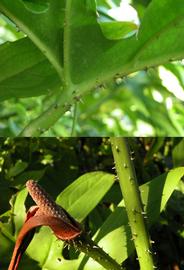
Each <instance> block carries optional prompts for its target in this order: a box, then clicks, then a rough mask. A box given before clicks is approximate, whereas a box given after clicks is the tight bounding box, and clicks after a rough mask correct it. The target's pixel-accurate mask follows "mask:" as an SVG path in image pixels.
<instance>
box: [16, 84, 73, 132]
mask: <svg viewBox="0 0 184 270" xmlns="http://www.w3.org/2000/svg"><path fill="white" fill-rule="evenodd" d="M61 91H62V92H61V95H60V97H59V98H58V100H57V101H56V102H55V103H54V104H52V105H51V106H50V107H49V108H48V109H47V110H46V111H45V112H43V113H42V114H41V115H40V116H39V117H38V118H36V119H35V120H33V121H31V122H30V123H29V124H28V125H27V126H26V127H25V129H24V130H23V131H22V132H21V133H20V134H19V136H22V137H33V136H40V135H41V134H42V133H44V132H45V131H46V130H48V129H49V128H50V127H51V126H53V125H54V124H55V122H56V121H57V120H58V119H59V118H60V117H61V115H63V114H64V113H65V112H66V111H68V110H70V108H71V105H72V104H71V103H70V101H71V102H72V94H71V92H70V91H69V89H63V90H61Z"/></svg>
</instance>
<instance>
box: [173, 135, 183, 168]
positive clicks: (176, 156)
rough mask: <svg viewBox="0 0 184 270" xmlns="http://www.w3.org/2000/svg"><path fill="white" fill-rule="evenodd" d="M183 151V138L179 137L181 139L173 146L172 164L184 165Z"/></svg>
mask: <svg viewBox="0 0 184 270" xmlns="http://www.w3.org/2000/svg"><path fill="white" fill-rule="evenodd" d="M183 153H184V139H181V141H180V142H179V143H178V144H177V145H176V146H175V147H174V149H173V151H172V157H173V163H174V166H184V160H183Z"/></svg>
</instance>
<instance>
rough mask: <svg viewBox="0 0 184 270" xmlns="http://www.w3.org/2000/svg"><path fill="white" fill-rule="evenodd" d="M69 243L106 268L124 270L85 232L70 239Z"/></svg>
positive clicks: (108, 269)
mask: <svg viewBox="0 0 184 270" xmlns="http://www.w3.org/2000/svg"><path fill="white" fill-rule="evenodd" d="M70 244H71V245H73V246H74V248H75V249H78V250H79V251H81V252H84V253H85V254H86V255H87V256H89V257H91V258H93V259H94V260H95V261H96V262H98V263H99V264H100V265H102V266H103V267H104V268H105V269H107V270H124V268H122V267H121V265H119V264H118V263H117V262H116V261H115V260H114V259H113V258H112V257H110V256H109V255H108V254H107V253H106V252H105V251H104V250H103V249H102V248H100V247H99V246H98V245H96V244H95V242H94V241H93V240H91V239H90V238H89V237H88V236H87V235H86V234H85V233H83V234H82V235H81V236H80V237H79V238H76V239H75V240H73V241H70Z"/></svg>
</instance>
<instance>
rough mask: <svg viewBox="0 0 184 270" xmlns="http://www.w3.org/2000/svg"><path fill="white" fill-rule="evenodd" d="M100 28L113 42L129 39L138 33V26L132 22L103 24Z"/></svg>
mask: <svg viewBox="0 0 184 270" xmlns="http://www.w3.org/2000/svg"><path fill="white" fill-rule="evenodd" d="M100 27H101V29H102V32H103V34H104V36H105V37H106V38H108V39H111V40H118V39H122V38H127V37H129V36H132V35H133V34H135V33H136V31H137V25H136V24H134V23H132V22H116V21H113V22H101V23H100Z"/></svg>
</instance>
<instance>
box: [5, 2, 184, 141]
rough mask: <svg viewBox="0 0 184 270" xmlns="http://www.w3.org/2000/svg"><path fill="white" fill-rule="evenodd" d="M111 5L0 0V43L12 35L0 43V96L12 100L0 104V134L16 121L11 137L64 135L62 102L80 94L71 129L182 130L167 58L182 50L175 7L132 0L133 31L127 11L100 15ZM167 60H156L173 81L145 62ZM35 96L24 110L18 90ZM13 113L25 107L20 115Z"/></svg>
mask: <svg viewBox="0 0 184 270" xmlns="http://www.w3.org/2000/svg"><path fill="white" fill-rule="evenodd" d="M147 2H149V1H146V3H147ZM120 4H121V1H111V2H109V1H95V0H93V1H86V0H81V1H72V0H70V1H59V0H55V1H51V0H48V1H41V0H40V1H33V0H32V1H28V0H24V1H21V0H16V1H14V2H13V3H12V1H10V0H8V1H7V0H1V1H0V12H1V13H2V14H4V17H1V19H2V24H3V29H4V30H5V34H4V36H3V37H2V42H5V41H6V40H10V41H12V40H13V42H11V43H9V42H7V43H5V44H2V45H1V46H0V64H1V66H3V69H2V72H1V74H0V100H1V101H3V100H7V99H10V98H18V99H16V100H15V99H11V100H10V101H6V102H5V101H4V102H3V103H2V104H1V107H2V109H1V112H2V113H1V116H0V119H1V122H2V135H6V134H9V135H17V134H19V133H20V131H22V130H23V128H24V127H26V128H25V129H24V130H23V132H22V133H21V135H24V136H32V135H35V136H39V135H41V134H42V133H44V135H45V136H55V135H62V136H66V135H68V134H70V133H71V127H72V117H73V114H72V112H70V109H71V107H72V106H73V105H74V104H75V103H76V102H79V103H80V101H83V102H84V104H82V103H80V104H79V106H78V107H79V110H78V121H77V124H76V131H75V134H77V135H103V134H104V131H105V134H106V135H120V134H123V135H142V133H144V134H143V135H166V134H169V135H173V136H176V135H178V134H179V135H183V134H184V131H183V130H184V128H183V119H184V115H183V111H184V110H183V104H182V101H183V89H182V87H183V64H182V63H180V62H177V61H176V60H181V59H182V58H183V56H184V44H183V39H181V38H180V37H181V36H183V20H182V17H183V14H184V6H183V4H182V2H181V1H180V0H177V1H175V2H173V1H172V0H169V1H166V0H164V1H158V0H154V1H151V3H150V4H149V6H146V5H145V2H143V3H142V1H133V3H132V5H133V6H134V7H135V8H136V10H137V12H138V15H139V17H140V26H139V29H137V23H136V22H135V21H134V20H132V19H131V18H130V19H129V20H126V19H123V17H122V20H119V19H115V17H114V18H113V17H112V16H111V15H109V14H110V13H109V10H110V9H112V8H114V9H115V10H116V9H118V8H119V6H120ZM147 4H148V3H147ZM132 9H133V7H132ZM122 10H123V9H122ZM134 11H135V10H134ZM97 12H98V14H99V17H98V16H97ZM7 18H9V19H10V20H11V22H10V21H9V20H8V19H7ZM64 21H65V23H64ZM0 23H1V22H0ZM15 25H16V26H15ZM16 27H18V29H20V30H21V31H22V32H23V33H22V32H21V33H20V34H17V33H16V31H17V30H16V29H17V28H16ZM134 30H136V31H137V30H138V33H136V34H135V31H134ZM8 31H9V32H8ZM132 31H133V32H132ZM6 33H12V35H13V38H9V36H8V34H6ZM25 35H26V36H25ZM19 38H21V39H20V40H19ZM169 61H175V62H174V63H173V64H169V65H168V64H167V65H166V66H164V67H165V68H166V70H169V71H170V73H169V74H170V77H171V76H174V77H171V78H172V82H173V81H175V85H174V84H173V83H172V84H171V83H168V77H167V76H166V75H164V76H165V77H164V76H163V69H160V68H153V67H155V66H158V65H163V64H165V63H168V62H169ZM141 70H148V73H147V72H144V71H141ZM164 70H165V69H164ZM134 72H136V73H134ZM131 73H133V74H132V75H130V74H131ZM164 74H166V73H164ZM128 75H129V77H128V78H125V77H126V76H128ZM166 77H167V78H166ZM166 81H167V84H166ZM103 87H104V89H103ZM178 91H180V92H179V94H178ZM35 96H40V98H39V99H38V98H37V99H34V102H36V103H37V104H38V105H37V104H36V105H35V106H31V108H30V105H29V103H30V101H31V99H30V98H29V99H28V97H35ZM41 96H42V97H41ZM50 96H52V98H50ZM20 98H26V99H25V101H22V100H21V99H20ZM17 103H18V105H19V109H17V108H14V109H13V112H12V109H11V107H12V104H13V107H15V105H14V104H16V105H17ZM45 103H46V105H45ZM19 111H22V112H23V111H31V113H30V115H25V114H24V117H23V116H21V114H23V113H20V112H19ZM66 112H67V113H66ZM65 113H66V114H65ZM12 114H13V115H12ZM38 115H40V116H39V117H38ZM61 116H62V117H61ZM34 119H35V120H34ZM47 130H49V131H48V132H46V131H47Z"/></svg>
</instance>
